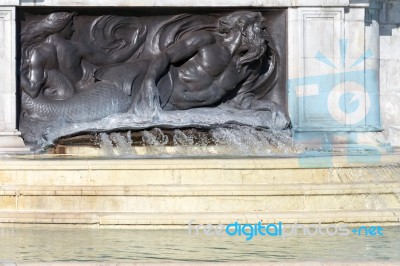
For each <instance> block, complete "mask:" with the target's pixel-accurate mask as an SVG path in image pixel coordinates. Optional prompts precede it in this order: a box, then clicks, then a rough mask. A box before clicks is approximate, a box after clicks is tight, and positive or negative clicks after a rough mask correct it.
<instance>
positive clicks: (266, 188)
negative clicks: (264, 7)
mask: <svg viewBox="0 0 400 266" xmlns="http://www.w3.org/2000/svg"><path fill="white" fill-rule="evenodd" d="M398 207H399V208H400V182H397V183H396V182H392V183H375V184H372V183H360V184H301V185H299V184H289V185H287V184H280V185H277V186H274V185H212V186H210V185H179V186H176V185H164V186H151V185H148V186H101V187H99V186H68V187H61V186H45V187H43V186H42V187H40V186H4V185H3V186H1V194H0V208H1V209H2V210H36V211H40V210H49V211H86V212H96V211H115V212H221V211H222V212H246V211H271V210H273V211H279V210H280V211H294V210H303V211H316V210H356V209H358V210H365V209H376V208H385V209H386V208H398Z"/></svg>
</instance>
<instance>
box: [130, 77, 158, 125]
mask: <svg viewBox="0 0 400 266" xmlns="http://www.w3.org/2000/svg"><path fill="white" fill-rule="evenodd" d="M133 110H134V113H135V114H136V115H138V116H140V117H143V118H146V119H154V118H157V116H158V114H159V113H160V111H161V106H160V94H159V92H158V88H157V86H156V84H155V83H154V81H153V80H150V79H145V81H144V82H143V86H142V89H141V90H140V91H139V92H138V94H137V95H136V99H135V101H134V106H133Z"/></svg>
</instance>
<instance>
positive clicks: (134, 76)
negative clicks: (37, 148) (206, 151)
mask: <svg viewBox="0 0 400 266" xmlns="http://www.w3.org/2000/svg"><path fill="white" fill-rule="evenodd" d="M75 16H77V15H76V14H74V13H67V12H57V13H51V14H49V15H47V16H44V17H40V18H37V19H34V20H32V21H29V22H27V23H26V24H25V25H24V26H23V27H22V30H21V48H22V49H21V71H20V77H21V78H20V80H21V82H20V86H21V91H22V96H21V118H20V130H21V132H22V133H23V136H24V138H25V140H26V141H27V142H29V143H32V144H37V145H46V144H50V143H52V142H53V141H54V140H56V139H57V138H59V137H61V136H65V135H70V134H76V133H79V132H84V131H86V132H87V131H111V130H117V129H143V128H147V127H153V126H166V127H187V126H195V127H203V126H204V127H214V126H218V125H223V124H229V123H237V124H248V125H254V126H261V127H267V128H268V127H269V128H275V129H281V130H284V129H287V128H288V127H289V125H290V120H289V118H288V116H287V114H286V110H285V108H286V107H285V106H282V105H280V104H279V103H277V102H276V101H273V100H271V99H268V94H269V93H271V91H272V90H273V89H274V88H275V89H276V87H277V82H278V80H279V78H280V75H279V73H280V72H279V68H280V67H281V65H280V63H281V62H280V56H279V53H278V51H277V49H275V47H274V44H273V40H272V39H271V36H270V34H269V33H268V25H267V21H266V20H265V18H264V17H263V16H262V14H261V13H259V12H252V11H236V12H232V13H230V14H227V15H224V16H221V17H219V18H217V17H215V16H214V17H213V16H205V15H190V14H179V15H174V16H169V17H166V18H164V17H162V18H158V19H155V20H152V19H146V18H137V17H123V16H98V17H97V18H95V19H93V20H92V21H90V23H86V26H82V23H81V24H80V28H79V30H80V36H79V38H75V39H74V34H75V33H74V32H75V25H74V17H75ZM278 89H281V90H282V89H285V88H278Z"/></svg>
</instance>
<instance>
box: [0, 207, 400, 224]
mask: <svg viewBox="0 0 400 266" xmlns="http://www.w3.org/2000/svg"><path fill="white" fill-rule="evenodd" d="M235 221H237V222H239V223H242V224H243V223H250V224H255V223H258V222H259V221H261V222H262V223H263V224H267V223H278V222H282V223H288V224H294V223H298V224H316V223H322V224H323V223H346V224H351V225H374V224H377V225H386V226H388V225H398V224H399V222H400V208H395V209H386V210H336V211H308V212H303V211H265V212H240V213H223V212H202V213H184V212H180V213H168V212H160V213H146V212H141V213H134V212H50V211H40V212H39V211H2V212H0V225H1V226H7V225H9V226H23V225H26V226H32V225H35V226H40V225H42V226H45V227H49V226H62V227H65V226H73V227H110V228H126V227H132V228H138V229H140V228H143V229H160V228H164V229H165V228H170V229H173V228H177V229H178V228H179V229H188V224H189V223H191V224H192V225H198V224H203V225H204V224H214V225H216V224H230V223H234V222H235Z"/></svg>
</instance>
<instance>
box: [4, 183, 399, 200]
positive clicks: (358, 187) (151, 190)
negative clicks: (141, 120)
mask: <svg viewBox="0 0 400 266" xmlns="http://www.w3.org/2000/svg"><path fill="white" fill-rule="evenodd" d="M375 193H377V194H380V195H381V194H400V182H385V183H382V182H379V183H328V184H273V185H271V184H236V185H232V184H213V185H207V184H204V185H186V184H183V185H138V186H56V185H48V186H35V185H33V186H17V185H0V196H171V197H172V196H291V195H306V196H311V195H338V196H339V195H354V194H375Z"/></svg>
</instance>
